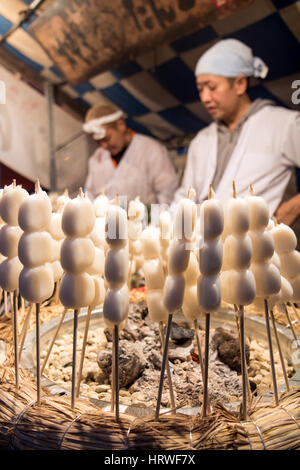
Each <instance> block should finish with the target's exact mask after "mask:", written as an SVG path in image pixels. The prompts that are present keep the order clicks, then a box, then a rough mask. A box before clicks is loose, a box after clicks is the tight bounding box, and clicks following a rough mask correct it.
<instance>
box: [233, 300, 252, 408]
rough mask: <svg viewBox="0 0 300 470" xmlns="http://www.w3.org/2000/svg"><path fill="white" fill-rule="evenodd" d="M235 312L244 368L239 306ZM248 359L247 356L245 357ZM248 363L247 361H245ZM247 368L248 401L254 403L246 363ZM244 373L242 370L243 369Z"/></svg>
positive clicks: (246, 368)
mask: <svg viewBox="0 0 300 470" xmlns="http://www.w3.org/2000/svg"><path fill="white" fill-rule="evenodd" d="M234 310H235V313H236V315H235V321H236V328H237V332H238V335H239V342H240V352H241V366H242V344H241V331H240V316H239V309H238V306H237V305H234ZM245 357H246V355H245ZM245 361H246V360H245ZM245 364H246V367H245V374H246V381H247V390H248V399H249V402H250V403H251V402H252V392H251V387H250V380H249V375H248V367H247V361H246V362H245ZM241 372H242V368H241Z"/></svg>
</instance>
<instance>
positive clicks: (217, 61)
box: [195, 39, 269, 78]
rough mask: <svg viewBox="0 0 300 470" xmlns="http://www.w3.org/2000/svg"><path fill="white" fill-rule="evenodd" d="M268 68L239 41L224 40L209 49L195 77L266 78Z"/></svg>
mask: <svg viewBox="0 0 300 470" xmlns="http://www.w3.org/2000/svg"><path fill="white" fill-rule="evenodd" d="M268 70H269V69H268V67H267V65H266V64H265V63H264V61H263V60H262V59H260V58H259V57H253V53H252V49H250V47H248V46H247V45H246V44H244V43H242V42H241V41H238V40H237V39H223V40H222V41H219V42H218V43H216V44H215V45H214V46H212V47H211V48H210V49H208V50H207V51H206V52H205V53H204V54H203V55H202V56H201V57H200V59H199V60H198V62H197V65H196V69H195V75H196V76H198V75H202V74H212V75H220V76H223V77H237V76H238V75H246V77H252V76H253V77H259V78H265V77H266V76H267V73H268Z"/></svg>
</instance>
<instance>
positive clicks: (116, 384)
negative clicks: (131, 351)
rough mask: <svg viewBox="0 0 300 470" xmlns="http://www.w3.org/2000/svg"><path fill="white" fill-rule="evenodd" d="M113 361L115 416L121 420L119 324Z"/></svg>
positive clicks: (115, 327) (114, 335)
mask: <svg viewBox="0 0 300 470" xmlns="http://www.w3.org/2000/svg"><path fill="white" fill-rule="evenodd" d="M113 363H114V367H113V369H114V376H115V377H114V394H115V405H116V409H115V416H116V420H117V421H118V420H119V326H118V325H114V332H113ZM112 392H113V391H112Z"/></svg>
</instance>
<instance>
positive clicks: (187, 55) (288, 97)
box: [0, 0, 300, 144]
mask: <svg viewBox="0 0 300 470" xmlns="http://www.w3.org/2000/svg"><path fill="white" fill-rule="evenodd" d="M25 3H27V4H29V3H30V1H29V0H26V2H21V1H20V0H1V1H0V35H1V34H5V32H6V31H7V30H8V29H9V27H10V26H11V25H12V23H13V21H14V18H13V15H12V11H13V10H14V7H15V8H20V7H21V6H22V8H26V5H25ZM51 3H52V4H53V2H51ZM81 3H86V2H81ZM111 3H113V2H111ZM142 3H143V4H145V3H146V2H141V4H142ZM211 3H213V1H212V2H211ZM45 5H47V0H46V4H45ZM5 6H6V9H5V8H4V7H5ZM50 6H51V5H50ZM10 7H11V8H10ZM44 12H47V8H44ZM9 14H10V15H11V16H8V15H9ZM39 14H40V13H39V10H38V11H37V12H36V13H35V15H33V17H32V18H31V19H30V21H28V22H27V23H26V24H23V25H22V28H21V30H22V31H21V33H19V37H18V36H17V35H16V36H15V34H16V33H17V31H16V32H15V33H13V34H12V35H11V36H10V37H9V38H8V39H7V41H5V42H4V43H3V44H1V47H0V62H1V48H4V49H5V52H9V53H10V54H11V55H12V56H14V57H15V58H18V60H19V61H21V62H22V61H23V63H26V65H27V67H28V68H30V69H31V70H34V71H35V72H36V73H38V74H39V75H40V76H41V77H44V78H47V79H49V80H50V81H52V82H53V83H55V84H57V85H58V86H59V87H60V88H61V89H62V90H63V91H64V92H65V93H66V94H67V95H68V96H69V97H70V98H71V99H72V100H73V101H74V102H77V103H78V104H80V105H81V106H82V107H83V109H88V107H89V106H91V105H93V104H95V103H100V102H103V103H107V102H113V103H115V104H116V105H117V106H119V107H120V108H121V109H122V110H123V111H124V112H125V113H126V114H127V116H128V117H127V121H128V124H129V125H130V126H131V127H132V128H133V129H134V130H137V131H140V132H143V133H146V134H151V135H154V136H156V137H157V138H159V139H161V140H164V141H168V140H169V141H170V139H173V140H172V142H175V143H177V142H178V143H179V144H180V143H182V141H183V138H184V137H186V139H187V140H188V139H189V138H190V137H191V135H193V134H195V133H196V132H197V131H198V130H200V129H201V128H202V127H204V126H205V125H206V124H207V123H208V122H209V121H210V118H209V116H208V114H207V113H206V112H205V111H204V109H203V107H202V106H201V104H200V102H199V98H198V94H197V89H196V86H195V78H194V67H195V64H196V61H197V59H198V58H199V56H200V55H201V54H202V53H203V52H204V51H205V50H207V49H208V48H209V47H210V46H211V45H212V44H214V43H215V42H217V41H218V40H219V39H222V38H228V37H233V38H237V39H240V40H242V41H244V42H245V43H246V44H248V45H249V46H250V47H252V48H253V51H254V54H255V55H256V56H259V57H261V58H262V59H263V60H264V61H265V62H266V63H267V64H268V66H269V74H268V76H267V78H266V79H265V80H263V81H257V80H256V81H253V84H252V87H251V88H250V92H249V93H250V96H251V98H256V97H264V98H271V99H273V100H275V101H276V102H277V103H279V104H282V105H284V106H287V107H291V108H294V109H299V104H297V103H295V102H294V103H293V101H292V94H293V92H294V91H295V90H294V89H293V88H292V85H293V83H295V81H296V80H299V72H300V66H299V65H300V61H299V40H300V1H299V0H298V1H295V0H294V1H293V0H255V1H254V2H253V3H251V4H250V5H249V6H247V7H245V8H241V9H239V10H237V11H235V12H234V13H232V14H231V15H229V16H227V17H226V18H223V19H219V20H213V21H212V22H211V23H210V24H209V25H208V26H205V27H204V28H199V29H198V30H197V31H195V32H193V33H191V34H186V35H185V36H183V37H181V38H180V39H177V40H175V41H171V42H167V43H164V44H161V45H160V46H159V47H156V48H154V49H153V50H152V51H149V52H146V53H144V54H140V55H138V56H136V57H133V58H131V60H129V61H127V62H126V63H125V64H123V65H121V66H118V67H114V68H110V69H109V70H107V71H105V72H101V73H100V74H97V75H95V76H93V77H92V78H90V79H89V80H86V81H83V82H81V83H80V84H78V85H71V84H70V83H66V81H65V78H64V77H63V75H62V73H61V72H60V71H59V70H58V68H57V67H56V66H55V65H54V63H53V61H52V59H51V58H50V57H49V56H48V55H47V54H46V53H45V51H44V50H43V49H42V48H41V46H40V45H39V44H38V43H37V41H35V40H34V39H33V37H32V36H31V34H30V30H29V24H30V23H32V24H34V23H35V21H37V20H38V16H39ZM43 14H45V13H43ZM0 37H1V36H0ZM25 38H26V40H25ZM29 41H30V42H31V45H30V44H29ZM33 44H34V46H33ZM0 79H1V77H0Z"/></svg>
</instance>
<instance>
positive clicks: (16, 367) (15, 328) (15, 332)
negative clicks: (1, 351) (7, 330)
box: [11, 291, 19, 388]
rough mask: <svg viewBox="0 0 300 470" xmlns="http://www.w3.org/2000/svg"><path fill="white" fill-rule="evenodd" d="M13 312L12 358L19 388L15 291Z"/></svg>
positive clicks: (14, 293)
mask: <svg viewBox="0 0 300 470" xmlns="http://www.w3.org/2000/svg"><path fill="white" fill-rule="evenodd" d="M12 306H13V314H12V317H11V318H12V327H13V337H14V359H15V383H16V388H19V354H18V309H17V293H16V291H14V292H13V303H12Z"/></svg>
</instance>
